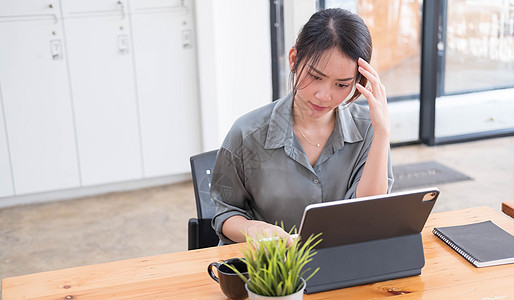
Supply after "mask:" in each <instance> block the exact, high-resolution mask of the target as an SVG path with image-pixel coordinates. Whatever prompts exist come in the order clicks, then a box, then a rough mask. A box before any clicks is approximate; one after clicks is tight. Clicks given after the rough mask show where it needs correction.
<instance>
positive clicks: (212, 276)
mask: <svg viewBox="0 0 514 300" xmlns="http://www.w3.org/2000/svg"><path fill="white" fill-rule="evenodd" d="M213 266H215V267H216V269H217V268H219V266H220V264H219V263H217V262H213V263H211V264H210V265H209V266H208V267H207V272H208V273H209V275H211V278H212V279H213V280H214V281H216V282H217V283H220V281H219V280H218V277H216V275H214V272H213V271H212V267H213Z"/></svg>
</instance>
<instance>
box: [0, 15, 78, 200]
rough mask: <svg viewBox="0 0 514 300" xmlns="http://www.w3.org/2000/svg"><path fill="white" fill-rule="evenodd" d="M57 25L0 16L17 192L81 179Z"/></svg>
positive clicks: (2, 79)
mask: <svg viewBox="0 0 514 300" xmlns="http://www.w3.org/2000/svg"><path fill="white" fill-rule="evenodd" d="M59 26H60V25H59V24H58V23H55V20H54V19H53V18H46V19H41V18H40V19H37V20H36V19H35V20H33V21H23V22H21V21H20V22H0V41H2V47H0V86H1V88H2V100H3V109H4V115H5V124H6V127H7V128H6V129H7V130H6V132H7V139H8V145H9V147H10V154H11V163H12V170H13V179H14V185H15V192H16V194H17V195H19V194H26V193H35V192H44V191H50V190H58V189H66V188H72V187H78V186H79V185H80V180H79V172H78V163H77V161H78V160H77V149H76V142H75V133H74V123H73V114H72V105H71V101H70V92H69V83H68V76H67V69H66V62H65V59H64V58H65V56H66V53H64V47H63V46H62V34H61V30H60V27H59Z"/></svg>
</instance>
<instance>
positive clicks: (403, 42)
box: [325, 0, 423, 143]
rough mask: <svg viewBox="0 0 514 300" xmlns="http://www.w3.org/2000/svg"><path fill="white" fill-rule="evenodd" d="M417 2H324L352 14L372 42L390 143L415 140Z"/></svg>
mask: <svg viewBox="0 0 514 300" xmlns="http://www.w3.org/2000/svg"><path fill="white" fill-rule="evenodd" d="M422 3H423V2H422V1H421V0H411V1H402V0H353V1H352V0H342V1H341V0H339V1H337V0H325V8H330V7H340V8H345V9H349V10H351V11H353V12H356V13H357V14H358V15H359V16H360V17H362V19H363V20H364V22H365V23H366V25H367V26H368V28H369V30H370V32H371V36H372V38H373V57H372V61H371V63H372V65H373V67H374V68H375V69H376V70H377V71H378V73H379V75H380V79H381V80H382V83H383V84H384V85H385V87H386V90H387V96H388V100H389V110H390V114H391V122H392V130H391V142H392V143H400V142H408V141H415V140H418V139H419V89H420V74H421V72H420V64H421V41H420V39H421V17H422Z"/></svg>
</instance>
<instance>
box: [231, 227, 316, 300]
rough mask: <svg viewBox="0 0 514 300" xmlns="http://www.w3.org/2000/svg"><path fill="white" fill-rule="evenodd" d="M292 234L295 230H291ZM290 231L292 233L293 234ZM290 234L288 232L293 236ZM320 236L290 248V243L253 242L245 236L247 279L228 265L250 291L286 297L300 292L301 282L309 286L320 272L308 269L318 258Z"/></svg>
mask: <svg viewBox="0 0 514 300" xmlns="http://www.w3.org/2000/svg"><path fill="white" fill-rule="evenodd" d="M292 230H293V229H292ZM292 230H291V232H292ZM291 232H289V233H290V234H291ZM320 235H321V234H318V235H315V236H312V235H311V236H310V237H309V238H308V239H307V240H306V241H301V240H300V238H299V237H298V238H296V239H294V241H293V244H292V245H290V246H287V239H281V238H274V239H257V240H256V239H253V238H251V237H249V236H246V246H247V247H246V249H245V250H243V254H244V261H245V263H246V265H247V267H248V279H247V278H246V277H245V276H243V275H242V274H241V273H240V272H239V271H238V270H237V269H235V268H234V267H232V266H230V265H227V266H228V267H230V268H231V269H232V270H233V271H234V272H236V273H237V274H238V275H239V277H241V279H242V280H243V281H244V282H245V283H246V284H247V285H248V289H249V290H250V291H252V292H254V293H255V294H258V295H262V296H286V295H290V294H294V293H296V292H298V291H299V290H301V288H302V284H303V282H302V279H301V278H303V279H304V280H305V282H307V281H308V280H309V279H310V278H312V276H314V274H316V273H317V272H318V270H319V268H317V269H316V270H314V271H313V272H311V273H310V274H309V275H308V276H307V277H306V278H304V276H305V275H306V274H307V273H308V272H309V271H310V270H311V269H310V268H305V267H306V265H307V263H309V262H310V261H312V257H313V256H314V255H315V254H316V251H314V247H315V246H316V245H317V244H319V243H320V242H321V239H319V237H320Z"/></svg>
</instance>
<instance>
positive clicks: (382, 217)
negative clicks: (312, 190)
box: [299, 187, 439, 248]
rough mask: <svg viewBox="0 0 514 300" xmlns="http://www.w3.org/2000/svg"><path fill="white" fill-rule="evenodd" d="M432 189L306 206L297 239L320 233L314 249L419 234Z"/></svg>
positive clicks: (432, 201) (436, 192) (430, 203)
mask: <svg viewBox="0 0 514 300" xmlns="http://www.w3.org/2000/svg"><path fill="white" fill-rule="evenodd" d="M438 196H439V189H437V188H436V187H432V188H425V189H418V190H411V191H404V192H397V193H391V194H385V195H379V196H371V197H363V198H357V199H348V200H338V201H331V202H325V203H317V204H311V205H308V206H307V207H306V208H305V210H304V213H303V217H302V221H301V223H300V229H299V236H300V237H301V239H302V240H306V239H307V238H308V237H309V236H310V235H311V234H314V235H315V234H318V233H322V235H321V238H322V239H323V240H322V242H321V243H320V244H319V245H318V246H317V248H326V247H333V246H341V245H347V244H353V243H359V242H365V241H371V240H376V239H383V238H388V237H395V236H401V235H408V234H414V233H420V232H421V230H422V229H423V226H424V225H425V222H426V220H427V218H428V216H429V214H430V212H431V211H432V208H433V206H434V204H435V201H436V199H437V197H438Z"/></svg>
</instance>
